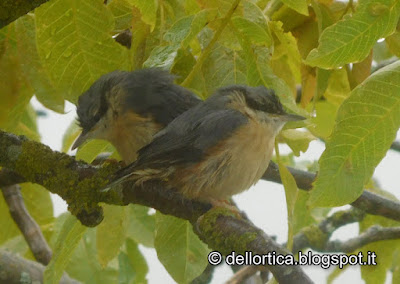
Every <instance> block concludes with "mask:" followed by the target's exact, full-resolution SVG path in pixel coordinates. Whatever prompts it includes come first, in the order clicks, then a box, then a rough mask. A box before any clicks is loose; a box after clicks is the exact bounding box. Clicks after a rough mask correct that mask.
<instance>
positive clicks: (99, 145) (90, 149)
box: [76, 139, 115, 163]
mask: <svg viewBox="0 0 400 284" xmlns="http://www.w3.org/2000/svg"><path fill="white" fill-rule="evenodd" d="M114 151H115V149H114V147H113V146H112V145H111V144H110V143H109V142H107V141H104V140H97V139H94V140H90V141H89V142H87V143H85V144H83V145H82V146H81V147H79V148H78V152H77V153H76V159H77V160H83V161H85V162H87V163H91V162H92V161H93V160H94V159H96V157H97V156H98V155H99V154H100V153H104V152H110V153H112V152H114Z"/></svg>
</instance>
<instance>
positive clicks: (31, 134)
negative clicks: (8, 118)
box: [8, 104, 40, 141]
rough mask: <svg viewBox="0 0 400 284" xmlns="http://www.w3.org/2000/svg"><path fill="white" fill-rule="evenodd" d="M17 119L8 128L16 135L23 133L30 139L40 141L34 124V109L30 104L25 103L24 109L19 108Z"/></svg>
mask: <svg viewBox="0 0 400 284" xmlns="http://www.w3.org/2000/svg"><path fill="white" fill-rule="evenodd" d="M20 111H21V112H20V113H19V115H20V116H19V120H18V121H16V122H15V123H14V124H11V125H9V127H8V130H9V131H12V132H13V133H15V134H17V135H25V136H26V137H28V138H29V139H31V140H35V141H40V135H39V133H38V129H37V125H36V111H35V110H34V109H33V107H32V105H31V104H27V105H26V106H25V109H24V110H20Z"/></svg>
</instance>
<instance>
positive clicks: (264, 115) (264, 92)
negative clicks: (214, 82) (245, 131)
mask: <svg viewBox="0 0 400 284" xmlns="http://www.w3.org/2000/svg"><path fill="white" fill-rule="evenodd" d="M218 94H219V95H220V96H222V97H225V98H224V99H225V100H226V103H227V106H228V107H230V108H234V109H236V110H238V111H240V112H242V113H243V114H245V115H246V116H248V117H249V118H252V119H256V120H257V121H260V122H263V123H268V124H271V125H272V126H273V128H274V129H275V130H276V132H279V131H280V130H281V128H282V127H283V125H284V124H285V123H286V122H288V121H297V120H304V119H306V118H305V117H303V116H300V115H297V114H290V113H287V112H286V111H285V110H284V109H283V106H282V104H281V102H280V100H279V98H278V96H277V95H276V94H275V92H274V91H273V90H272V89H267V88H265V87H264V86H259V87H249V86H242V85H234V86H230V87H227V88H223V89H221V91H220V92H219V93H218Z"/></svg>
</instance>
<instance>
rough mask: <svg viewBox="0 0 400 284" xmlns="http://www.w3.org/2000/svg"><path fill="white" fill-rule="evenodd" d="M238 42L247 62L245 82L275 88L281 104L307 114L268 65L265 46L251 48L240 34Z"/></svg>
mask: <svg viewBox="0 0 400 284" xmlns="http://www.w3.org/2000/svg"><path fill="white" fill-rule="evenodd" d="M241 35H242V36H243V38H240V44H241V45H242V47H243V50H244V53H245V55H244V56H245V58H246V64H247V83H248V84H249V85H250V86H259V85H264V86H266V87H269V88H272V89H274V90H275V92H276V93H277V95H278V96H279V98H280V100H281V102H282V104H283V105H284V106H285V107H286V108H288V109H289V110H291V111H292V112H294V113H298V114H303V115H307V112H306V111H305V110H304V109H301V108H299V107H297V105H296V102H295V100H294V98H293V95H292V91H291V89H290V88H289V86H288V85H286V83H285V82H284V81H283V80H282V79H281V78H279V77H277V76H276V75H275V74H274V73H273V72H272V69H271V67H270V66H269V65H268V62H269V61H270V58H269V56H268V54H269V52H268V49H266V48H261V47H259V48H253V47H252V46H251V45H250V44H249V41H248V40H246V37H245V36H244V35H243V34H241Z"/></svg>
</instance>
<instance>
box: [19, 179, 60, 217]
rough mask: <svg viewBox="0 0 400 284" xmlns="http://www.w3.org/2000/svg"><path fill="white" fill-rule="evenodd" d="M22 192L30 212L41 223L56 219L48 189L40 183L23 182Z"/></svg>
mask: <svg viewBox="0 0 400 284" xmlns="http://www.w3.org/2000/svg"><path fill="white" fill-rule="evenodd" d="M21 193H22V197H23V198H24V202H25V205H26V208H27V210H28V212H29V214H30V215H31V216H32V218H33V219H34V220H35V221H36V222H37V223H38V224H39V225H48V224H51V223H52V222H53V221H54V217H53V202H52V200H51V197H50V192H49V191H48V190H46V189H45V188H44V187H42V186H40V185H38V184H33V183H23V184H21Z"/></svg>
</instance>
